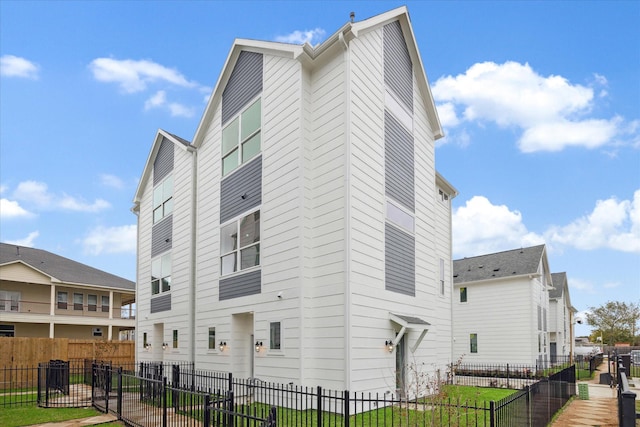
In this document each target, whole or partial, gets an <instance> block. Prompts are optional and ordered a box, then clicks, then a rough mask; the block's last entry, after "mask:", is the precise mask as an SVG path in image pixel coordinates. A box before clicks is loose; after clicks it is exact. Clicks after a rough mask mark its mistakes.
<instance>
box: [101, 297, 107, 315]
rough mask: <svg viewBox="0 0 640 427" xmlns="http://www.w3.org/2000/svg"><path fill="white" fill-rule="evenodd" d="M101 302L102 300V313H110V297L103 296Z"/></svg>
mask: <svg viewBox="0 0 640 427" xmlns="http://www.w3.org/2000/svg"><path fill="white" fill-rule="evenodd" d="M101 300H102V312H103V313H108V312H109V295H102V297H101Z"/></svg>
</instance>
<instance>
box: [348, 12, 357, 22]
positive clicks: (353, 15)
mask: <svg viewBox="0 0 640 427" xmlns="http://www.w3.org/2000/svg"><path fill="white" fill-rule="evenodd" d="M349 19H351V23H353V21H354V20H355V19H356V13H355V12H351V13H350V14H349Z"/></svg>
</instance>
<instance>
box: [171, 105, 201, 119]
mask: <svg viewBox="0 0 640 427" xmlns="http://www.w3.org/2000/svg"><path fill="white" fill-rule="evenodd" d="M167 106H168V107H169V111H170V112H171V116H173V117H193V115H194V114H195V111H194V109H193V108H190V107H187V106H186V105H183V104H179V103H177V102H171V103H169V104H168V105H167Z"/></svg>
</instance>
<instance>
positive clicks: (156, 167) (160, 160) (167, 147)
mask: <svg viewBox="0 0 640 427" xmlns="http://www.w3.org/2000/svg"><path fill="white" fill-rule="evenodd" d="M173 149H174V146H173V142H171V141H169V140H168V139H167V138H162V142H161V143H160V149H158V154H157V155H156V159H155V160H154V162H153V185H156V184H157V183H159V182H160V181H162V178H164V177H165V176H167V175H169V174H170V173H171V171H172V170H173Z"/></svg>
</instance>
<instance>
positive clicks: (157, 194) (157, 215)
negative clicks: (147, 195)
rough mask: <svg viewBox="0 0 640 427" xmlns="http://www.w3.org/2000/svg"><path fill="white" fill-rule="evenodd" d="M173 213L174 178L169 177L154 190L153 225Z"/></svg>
mask: <svg viewBox="0 0 640 427" xmlns="http://www.w3.org/2000/svg"><path fill="white" fill-rule="evenodd" d="M171 212H173V176H171V175H169V176H168V177H166V178H165V179H164V180H163V181H162V182H161V183H160V184H158V185H157V186H156V187H155V188H154V189H153V223H154V224H155V223H156V222H158V221H160V220H161V219H162V218H164V217H165V216H167V215H169V214H170V213H171Z"/></svg>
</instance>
